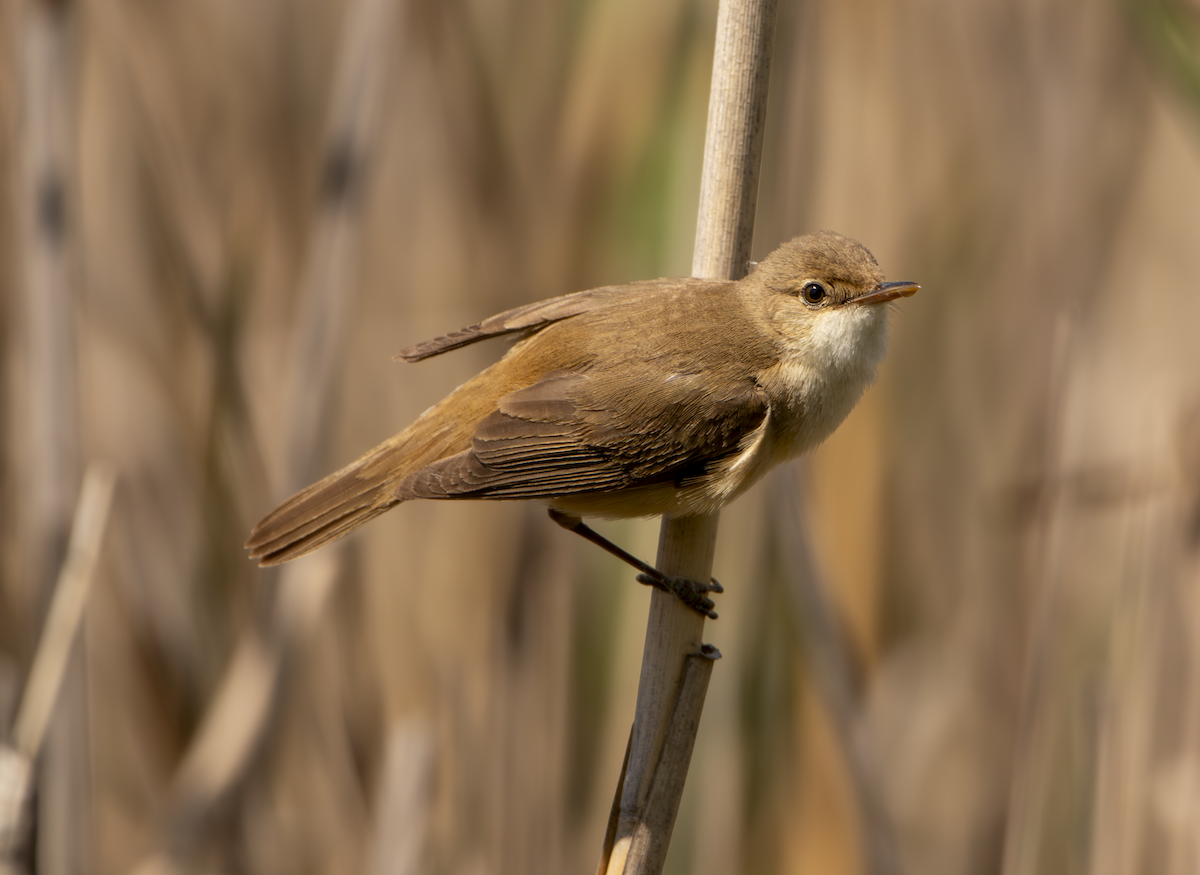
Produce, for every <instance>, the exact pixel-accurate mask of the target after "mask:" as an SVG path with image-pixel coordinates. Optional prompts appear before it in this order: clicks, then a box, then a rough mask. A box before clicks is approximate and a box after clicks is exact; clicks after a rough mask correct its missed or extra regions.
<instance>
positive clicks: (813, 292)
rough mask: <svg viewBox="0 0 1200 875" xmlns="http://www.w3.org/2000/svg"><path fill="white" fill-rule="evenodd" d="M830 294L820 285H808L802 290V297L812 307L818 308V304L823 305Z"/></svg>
mask: <svg viewBox="0 0 1200 875" xmlns="http://www.w3.org/2000/svg"><path fill="white" fill-rule="evenodd" d="M828 294H829V292H828V291H827V290H826V289H825V287H824V286H823V285H821V284H820V283H806V284H805V286H804V288H802V289H801V290H800V297H801V298H803V299H804V303H806V304H808V305H809V306H810V307H816V306H817V305H818V304H821V303H822V302H823V301H824V300H825V297H826V296H827V295H828Z"/></svg>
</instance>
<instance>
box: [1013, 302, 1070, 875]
mask: <svg viewBox="0 0 1200 875" xmlns="http://www.w3.org/2000/svg"><path fill="white" fill-rule="evenodd" d="M1069 319H1070V317H1069V316H1068V315H1066V314H1061V315H1060V316H1059V318H1058V321H1057V323H1056V324H1055V326H1054V336H1053V340H1052V343H1051V350H1050V368H1049V373H1048V375H1047V383H1048V386H1049V392H1048V393H1047V398H1046V410H1045V413H1044V419H1043V423H1044V428H1045V431H1046V436H1045V437H1046V439H1045V444H1044V447H1045V459H1044V462H1043V465H1042V471H1043V472H1044V476H1046V477H1047V478H1048V479H1050V480H1051V481H1054V480H1057V479H1058V477H1059V475H1060V472H1062V471H1063V470H1065V468H1066V467H1067V466H1066V459H1065V454H1066V447H1065V446H1064V437H1063V435H1064V430H1065V422H1064V420H1065V411H1066V400H1067V398H1066V394H1067V386H1068V382H1069V380H1070V361H1071V358H1070V351H1071V339H1072V338H1071V328H1072V326H1071V323H1070V321H1069ZM1066 514H1067V508H1066V507H1065V506H1064V505H1063V503H1062V502H1061V501H1060V500H1059V496H1057V495H1056V494H1055V492H1054V490H1045V491H1044V492H1043V495H1042V497H1041V500H1040V502H1039V506H1038V509H1037V513H1036V516H1035V517H1034V524H1035V526H1036V528H1035V537H1036V538H1037V549H1036V552H1035V561H1036V563H1037V565H1036V567H1035V568H1034V570H1033V572H1034V573H1033V581H1034V596H1033V597H1034V607H1033V617H1032V621H1031V624H1030V631H1029V640H1028V642H1027V646H1026V652H1025V665H1024V672H1023V675H1024V676H1023V679H1022V691H1021V695H1022V701H1021V705H1020V714H1019V720H1020V725H1019V727H1018V729H1017V737H1016V748H1015V752H1014V756H1013V771H1012V774H1013V777H1012V783H1011V786H1010V790H1009V801H1008V805H1009V808H1008V818H1007V828H1006V830H1005V835H1004V852H1003V863H1002V865H1003V872H1004V875H1023V873H1026V872H1033V871H1036V856H1037V852H1038V847H1039V844H1040V841H1041V836H1042V814H1043V806H1044V805H1045V794H1044V793H1039V792H1038V790H1039V788H1038V786H1037V782H1038V781H1039V780H1042V779H1043V778H1044V776H1045V774H1046V771H1047V758H1048V756H1049V740H1048V734H1049V732H1050V725H1049V724H1050V720H1051V719H1052V709H1051V708H1050V707H1048V705H1049V703H1048V702H1047V701H1045V700H1044V697H1046V696H1048V695H1050V693H1049V692H1047V691H1048V690H1049V689H1050V677H1049V674H1050V671H1051V664H1052V650H1053V642H1054V636H1055V630H1056V627H1057V624H1058V621H1059V617H1060V614H1061V612H1062V610H1063V604H1062V601H1063V595H1062V592H1061V589H1062V587H1061V579H1060V578H1061V560H1062V550H1063V543H1062V542H1063V532H1064V528H1065V525H1066Z"/></svg>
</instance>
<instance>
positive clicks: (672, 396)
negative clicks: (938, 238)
mask: <svg viewBox="0 0 1200 875" xmlns="http://www.w3.org/2000/svg"><path fill="white" fill-rule="evenodd" d="M817 287H819V289H820V292H819V293H818V292H817V291H814V289H815V288H817ZM916 288H917V287H916V286H915V285H914V284H912V283H889V284H884V283H883V275H882V273H881V272H880V271H879V268H878V265H877V264H876V263H875V260H874V258H872V257H871V254H870V253H869V252H867V250H866V249H865V248H863V247H862V246H861V245H860V244H858V243H855V242H854V241H852V240H849V239H848V238H846V237H842V236H841V235H837V234H833V233H831V232H820V233H818V234H812V235H808V236H805V237H798V238H796V239H795V240H792V241H790V242H789V243H786V244H784V245H783V246H781V247H780V248H779V249H777V250H776V251H775V252H774V253H772V254H771V255H770V256H768V257H767V258H766V259H764V260H763V262H762V263H761V264H760V265H758V267H757V268H756V269H755V270H754V271H753V272H752V273H751V274H750V275H749V276H748V277H746V278H745V279H743V280H740V281H738V282H714V281H710V280H699V279H691V278H677V279H661V280H651V281H646V282H638V283H631V284H629V285H623V286H608V287H605V288H599V289H592V290H589V291H584V292H578V293H576V294H573V295H565V296H563V297H560V298H554V299H551V300H548V301H542V302H539V303H535V304H529V305H526V306H523V307H518V308H516V309H514V310H509V311H507V312H506V313H501V314H500V315H498V316H493V317H491V318H490V319H487V320H485V321H483V322H481V323H480V324H478V325H475V326H471V327H469V328H465V329H462V330H461V331H456V332H454V333H452V334H449V335H446V336H444V337H440V338H437V339H436V340H432V341H429V342H427V343H422V344H419V345H417V346H413V347H410V348H408V349H406V350H404V351H403V352H401V353H400V354H399V355H398V356H397V357H398V358H401V359H404V360H405V361H412V362H415V361H420V360H421V359H425V358H429V357H430V356H434V355H439V354H441V353H443V352H447V351H449V350H453V349H457V348H459V347H461V346H465V345H467V344H470V343H474V342H476V341H478V340H482V339H484V338H487V337H496V336H499V335H505V334H516V335H518V336H519V340H518V342H517V343H516V344H515V345H514V346H513V347H512V349H510V350H509V352H508V353H507V355H505V356H504V357H503V358H502V359H501V360H500V361H498V362H497V363H496V364H494V365H492V366H491V367H489V368H487V369H486V370H484V371H483V372H481V373H480V374H479V375H478V376H476V377H474V378H473V379H471V380H469V381H468V382H467V383H465V384H463V385H462V386H460V387H459V388H458V389H456V390H454V391H453V392H451V393H450V395H448V396H447V397H446V398H445V399H444V400H442V401H441V402H440V403H438V404H437V405H435V406H434V407H432V408H430V409H429V410H428V411H426V412H425V413H424V414H422V415H421V416H420V417H419V418H418V419H417V420H416V421H415V422H413V423H412V425H410V426H409V427H408V428H406V429H404V430H403V431H402V432H400V433H399V434H397V435H395V436H394V437H392V438H390V439H389V440H387V441H385V442H384V443H382V444H380V445H379V446H378V447H376V448H375V449H373V450H371V451H370V452H369V453H367V454H366V455H365V456H363V457H362V458H360V459H359V460H358V461H356V462H354V463H352V464H350V465H348V466H347V467H345V468H343V469H341V470H340V471H337V472H335V473H333V474H331V475H329V476H328V477H326V478H325V479H323V480H321V481H320V482H318V483H315V484H313V485H312V486H309V487H308V488H306V489H304V490H302V491H301V492H299V493H297V494H296V495H294V496H293V497H291V498H289V499H288V500H287V501H285V502H284V503H283V504H281V505H280V506H279V507H278V508H276V509H275V510H274V511H272V512H271V513H270V514H268V515H267V516H266V517H265V518H264V519H263V520H262V521H261V522H259V524H258V525H257V526H255V527H254V530H253V531H252V532H251V534H250V538H249V540H248V541H247V542H246V546H247V548H248V549H249V550H250V553H251V556H252V557H253V558H255V559H258V560H259V561H260V562H261V564H263V565H273V564H276V563H279V562H284V561H287V560H288V559H293V558H295V557H297V556H302V555H304V554H305V553H308V552H309V551H311V550H314V549H316V548H317V547H319V546H320V545H321V544H324V543H326V542H327V541H330V540H332V539H334V538H338V537H340V536H342V535H344V534H346V533H347V532H349V531H351V530H353V529H355V528H357V527H358V526H360V525H362V524H363V523H364V522H366V521H367V520H369V519H371V518H372V517H374V516H376V515H378V514H380V513H382V512H383V511H385V510H387V509H388V508H390V507H392V506H393V505H395V504H397V503H399V502H401V501H409V500H412V499H415V498H430V499H451V498H487V499H540V500H544V501H546V502H548V503H549V504H550V505H551V506H552V507H555V508H558V509H560V510H563V511H566V512H567V513H568V514H572V515H577V516H588V515H598V516H608V517H630V516H650V515H657V514H674V515H684V514H689V513H706V512H710V511H713V510H716V509H717V508H719V507H721V506H722V505H724V504H725V503H726V502H728V501H729V500H730V499H732V498H733V497H735V496H736V495H738V494H740V493H741V492H742V491H743V490H744V489H745V488H746V487H748V486H749V485H750V484H751V483H752V482H754V481H755V480H757V479H758V478H759V477H760V476H761V475H762V474H763V473H765V472H766V471H767V470H768V469H769V468H770V467H771V466H773V465H775V464H777V463H779V462H781V461H783V460H785V459H787V458H790V457H791V456H794V455H796V454H797V453H800V452H803V451H805V450H807V449H810V448H811V447H812V446H815V445H816V444H817V443H819V442H820V441H821V440H823V439H824V438H825V437H826V436H827V435H828V434H829V433H830V432H831V431H832V430H833V428H835V427H836V426H837V424H838V423H839V422H840V421H841V420H842V419H843V418H844V417H845V415H846V413H848V412H849V410H850V409H851V407H853V405H854V403H855V402H856V401H857V399H858V397H859V396H860V395H861V393H862V391H863V390H864V389H865V388H866V386H867V385H869V383H870V382H871V381H872V380H873V379H874V375H875V368H876V365H877V364H878V362H879V360H880V359H881V358H882V356H883V352H884V347H885V340H886V312H885V310H886V308H883V307H877V306H874V305H875V304H878V303H882V302H884V301H887V300H891V299H894V298H896V297H899V296H901V295H908V294H912V293H913V292H914V291H916ZM818 294H819V295H820V298H819V300H815V301H811V300H809V298H810V297H811V298H816V297H818ZM859 305H864V306H859Z"/></svg>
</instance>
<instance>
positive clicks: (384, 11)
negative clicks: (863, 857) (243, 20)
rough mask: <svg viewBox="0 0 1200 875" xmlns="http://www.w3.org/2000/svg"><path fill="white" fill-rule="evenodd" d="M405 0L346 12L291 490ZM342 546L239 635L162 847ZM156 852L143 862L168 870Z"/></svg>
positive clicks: (290, 583) (185, 836)
mask: <svg viewBox="0 0 1200 875" xmlns="http://www.w3.org/2000/svg"><path fill="white" fill-rule="evenodd" d="M399 6H400V2H399V0H360V2H359V3H357V4H356V5H355V6H354V7H353V8H352V10H351V11H350V13H349V19H348V21H347V23H346V29H345V33H344V35H343V39H342V44H341V47H340V53H339V69H338V76H337V82H336V85H335V89H334V93H333V97H332V102H331V107H330V123H329V129H328V133H327V135H326V142H325V147H324V150H323V166H322V179H321V195H322V198H321V201H320V203H319V205H318V208H319V213H318V215H317V217H316V220H315V222H314V224H313V227H312V230H311V239H310V243H309V246H308V251H309V252H310V253H311V255H310V258H309V261H308V264H307V266H306V268H305V270H304V271H303V277H304V279H303V283H302V291H301V295H300V302H299V305H298V308H299V312H298V314H297V325H296V329H295V334H294V340H293V343H292V347H291V351H290V362H289V364H288V366H287V368H286V373H288V374H290V375H291V383H290V394H289V400H290V402H291V404H290V406H289V409H288V416H289V422H288V424H289V428H288V430H287V432H286V435H285V437H286V440H287V441H288V444H287V447H286V450H285V457H284V471H283V485H284V487H285V490H284V491H291V490H292V489H295V488H297V487H299V486H301V485H303V484H304V482H306V481H307V480H308V479H309V478H310V477H311V476H312V471H313V470H314V466H315V465H317V464H318V462H319V457H320V453H321V449H322V447H323V445H324V442H325V440H326V438H327V435H328V433H329V425H330V417H328V416H325V415H323V414H324V413H325V411H327V410H328V409H329V408H330V406H331V404H330V402H331V398H332V396H333V391H334V387H335V375H336V373H337V363H338V361H339V360H340V353H341V350H342V349H343V347H344V338H343V335H344V333H345V332H344V330H343V326H344V324H345V322H346V320H347V317H348V313H349V310H350V302H351V300H352V296H351V290H352V289H353V288H354V287H355V285H356V276H355V266H356V256H355V251H356V248H357V242H358V237H359V233H360V230H361V225H362V209H361V207H362V198H361V196H360V195H361V191H362V186H363V177H364V176H365V173H366V170H367V157H368V153H369V147H370V146H371V144H372V141H373V140H374V138H375V136H376V131H377V129H378V122H379V117H380V109H379V107H380V102H381V99H382V93H383V88H384V83H385V81H386V76H385V73H386V69H387V63H388V62H387V58H388V48H389V45H390V40H391V37H392V36H393V31H394V28H393V21H394V16H395V15H396V14H397V12H398V7H399ZM339 556H340V551H339V550H338V549H336V548H327V549H326V550H325V551H323V552H322V553H321V554H318V555H316V556H313V557H309V558H308V559H306V560H304V561H302V562H298V563H293V564H292V565H289V566H287V567H286V568H284V569H283V570H282V572H281V573H279V576H278V577H277V578H276V580H277V586H276V587H274V589H273V591H272V595H273V601H272V603H271V605H270V608H269V610H268V613H267V615H266V616H263V617H261V618H260V622H259V623H258V624H255V625H251V626H250V627H248V628H247V630H246V632H245V633H244V634H243V636H242V637H241V639H240V640H239V642H238V645H237V648H236V650H235V653H234V656H233V658H232V660H231V662H230V668H229V670H228V671H227V673H226V675H225V677H224V679H223V681H222V684H221V687H220V689H219V691H218V693H217V695H216V697H215V699H214V701H213V704H212V706H211V707H210V709H209V711H208V713H207V715H206V717H205V720H204V722H203V724H202V726H201V729H200V731H199V732H198V733H197V735H196V739H195V741H194V743H193V744H192V746H191V748H190V749H189V750H188V753H187V755H186V756H185V758H184V761H183V763H182V765H181V766H180V768H179V770H178V772H177V774H176V779H175V782H174V791H173V801H172V805H171V810H170V812H169V813H168V816H167V818H166V822H167V824H168V827H167V829H166V833H167V835H165V836H163V839H164V841H163V845H164V846H165V847H170V848H181V847H182V848H186V847H187V846H188V845H189V844H190V842H191V841H192V840H193V839H194V837H195V835H196V833H197V831H198V830H199V829H200V827H201V826H202V824H203V823H204V820H205V818H206V815H207V813H208V812H209V810H210V809H211V808H212V807H213V806H214V805H215V804H216V803H217V802H218V801H219V800H221V799H223V798H225V797H226V796H227V795H228V794H229V793H230V792H231V791H232V790H233V788H234V787H236V786H237V785H238V784H239V783H240V782H241V780H242V779H243V778H244V776H245V774H246V772H247V769H248V767H249V765H250V763H251V762H253V759H254V754H255V753H256V751H257V750H258V748H259V745H260V744H261V743H262V742H263V739H264V738H265V737H266V735H267V733H268V730H269V728H270V726H271V724H272V720H273V719H274V717H275V715H276V707H275V706H276V704H277V702H278V696H279V690H280V684H281V681H282V679H283V676H284V673H285V671H286V668H287V664H288V661H289V659H288V657H289V655H290V654H291V652H292V650H293V648H294V646H295V644H296V642H298V641H300V640H303V639H304V638H305V637H306V636H307V635H308V633H309V632H310V630H311V629H312V628H313V626H314V625H315V623H316V620H317V618H319V617H320V615H321V614H322V611H323V608H324V606H325V604H326V603H327V601H328V598H329V596H330V594H331V593H332V590H333V587H334V584H335V583H336V580H337V577H338V566H339V561H338V558H339ZM171 865H172V862H171V859H170V858H169V857H166V856H155V857H151V858H148V859H147V860H145V861H144V862H143V864H142V865H141V867H140V869H141V870H142V871H157V870H158V867H168V868H169V867H170V866H171Z"/></svg>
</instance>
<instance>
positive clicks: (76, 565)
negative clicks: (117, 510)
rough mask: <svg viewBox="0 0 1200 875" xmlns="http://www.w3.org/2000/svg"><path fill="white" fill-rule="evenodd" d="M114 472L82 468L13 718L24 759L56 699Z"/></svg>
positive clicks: (34, 748) (37, 743)
mask: <svg viewBox="0 0 1200 875" xmlns="http://www.w3.org/2000/svg"><path fill="white" fill-rule="evenodd" d="M115 482H116V476H115V475H114V474H113V471H112V469H111V468H109V467H108V466H107V465H101V464H93V465H92V466H91V467H89V468H88V470H87V476H86V478H85V479H84V481H83V489H82V491H81V492H80V494H79V503H78V505H77V506H76V509H75V520H74V523H73V524H72V526H71V539H70V542H69V544H68V546H67V555H66V560H65V561H64V562H63V565H62V568H61V570H60V571H59V574H58V582H57V583H56V584H55V586H54V592H53V594H52V596H51V601H50V610H49V612H48V614H47V615H46V624H45V626H44V627H43V629H42V637H41V639H40V640H39V641H38V647H37V651H36V653H35V654H34V658H33V664H32V666H31V667H30V669H29V678H28V680H27V681H26V684H25V692H24V694H23V695H22V697H21V707H20V709H19V710H18V711H17V718H16V720H15V721H14V722H13V743H14V745H15V746H16V748H17V750H18V751H20V752H21V753H22V754H24V755H25V756H27V757H29V758H31V759H32V758H34V757H36V756H37V755H38V753H39V752H40V750H41V748H42V741H43V739H44V738H45V733H46V726H47V724H48V723H49V722H50V715H51V714H52V713H53V711H54V705H55V702H57V701H58V692H59V689H60V688H61V687H62V680H63V676H64V675H65V674H66V669H67V658H68V657H69V656H70V654H71V650H72V648H73V646H74V643H75V639H76V637H77V632H78V630H79V624H80V621H81V620H82V618H83V607H84V605H85V604H86V603H87V595H88V591H89V589H90V588H91V583H92V572H93V571H94V570H95V567H96V559H97V558H98V557H99V555H100V543H101V540H102V539H103V537H104V529H105V527H106V526H107V524H108V511H109V507H110V506H111V505H112V494H113V486H114V484H115Z"/></svg>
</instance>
